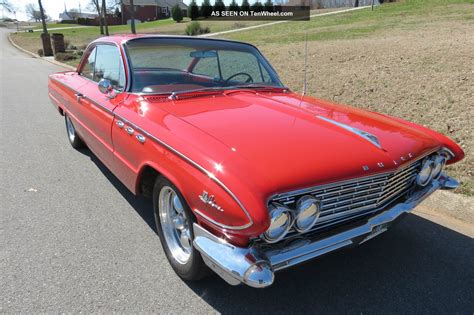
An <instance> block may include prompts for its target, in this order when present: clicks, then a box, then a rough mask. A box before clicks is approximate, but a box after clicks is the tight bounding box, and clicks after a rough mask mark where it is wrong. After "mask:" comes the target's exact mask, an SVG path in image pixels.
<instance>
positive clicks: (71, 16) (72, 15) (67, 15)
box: [59, 11, 99, 21]
mask: <svg viewBox="0 0 474 315" xmlns="http://www.w3.org/2000/svg"><path fill="white" fill-rule="evenodd" d="M98 16H99V15H98V14H96V13H81V12H67V11H64V12H63V13H59V20H60V21H63V20H66V21H69V20H75V19H77V18H88V19H94V18H96V17H98Z"/></svg>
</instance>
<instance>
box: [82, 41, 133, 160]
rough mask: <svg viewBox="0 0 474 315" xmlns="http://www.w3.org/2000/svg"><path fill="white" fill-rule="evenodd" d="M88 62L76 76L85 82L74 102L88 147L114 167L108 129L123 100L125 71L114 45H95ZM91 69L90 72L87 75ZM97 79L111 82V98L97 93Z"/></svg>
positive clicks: (119, 54) (110, 137) (118, 50)
mask: <svg viewBox="0 0 474 315" xmlns="http://www.w3.org/2000/svg"><path fill="white" fill-rule="evenodd" d="M89 59H90V61H89V62H88V63H86V64H88V65H89V66H87V65H86V64H85V65H84V67H85V69H84V68H83V69H82V70H81V71H80V73H81V75H82V77H83V78H84V79H85V80H87V81H88V82H87V84H86V85H85V86H83V87H82V88H81V91H82V95H81V96H80V98H79V99H78V102H79V104H80V106H79V107H80V108H81V117H80V118H81V121H82V123H83V124H84V126H85V128H86V129H87V131H86V135H85V136H84V137H85V138H86V139H84V140H85V142H86V143H87V145H88V147H89V148H90V149H91V150H92V151H93V152H94V154H96V155H97V156H98V157H99V158H100V159H101V160H102V162H104V163H105V164H106V165H107V166H108V167H109V168H111V169H113V168H114V167H113V166H114V165H113V164H114V162H113V161H114V156H113V143H112V136H111V126H112V123H113V120H114V113H113V111H114V109H115V108H116V107H117V106H118V104H120V103H121V102H122V100H123V98H124V97H125V93H121V92H122V91H123V89H124V87H125V70H124V65H123V60H122V56H121V52H120V49H119V48H118V47H117V46H116V45H114V44H108V43H104V44H97V45H95V47H93V48H92V50H91V51H90V55H89ZM90 70H92V72H90ZM101 79H106V80H109V81H110V82H112V84H113V86H114V90H115V91H114V92H113V93H112V95H113V97H111V96H110V95H105V94H103V93H102V92H100V91H99V88H98V83H99V81H100V80H101Z"/></svg>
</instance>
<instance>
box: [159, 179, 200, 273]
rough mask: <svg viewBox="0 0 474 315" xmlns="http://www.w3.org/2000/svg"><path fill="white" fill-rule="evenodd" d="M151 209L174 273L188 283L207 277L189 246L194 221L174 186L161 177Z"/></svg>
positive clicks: (196, 251)
mask: <svg viewBox="0 0 474 315" xmlns="http://www.w3.org/2000/svg"><path fill="white" fill-rule="evenodd" d="M153 210H154V213H155V223H156V229H157V231H158V235H159V236H160V241H161V245H162V247H163V250H164V251H165V254H166V258H168V261H169V263H170V265H171V267H172V268H173V270H174V271H175V272H176V274H177V275H178V276H180V277H181V278H182V279H184V280H190V281H195V280H200V279H202V278H204V277H205V276H207V275H208V273H209V269H208V268H207V266H206V265H205V263H204V261H203V260H202V257H201V253H199V251H198V250H196V249H195V248H194V245H193V240H194V231H193V223H194V222H196V219H195V217H194V215H193V213H192V212H191V209H190V208H189V206H188V205H187V204H186V201H185V200H184V198H183V196H182V195H181V193H180V192H179V190H178V189H177V188H176V186H174V185H173V184H172V183H171V182H170V181H169V180H167V179H166V178H164V177H161V176H160V177H158V178H157V179H156V181H155V185H154V188H153Z"/></svg>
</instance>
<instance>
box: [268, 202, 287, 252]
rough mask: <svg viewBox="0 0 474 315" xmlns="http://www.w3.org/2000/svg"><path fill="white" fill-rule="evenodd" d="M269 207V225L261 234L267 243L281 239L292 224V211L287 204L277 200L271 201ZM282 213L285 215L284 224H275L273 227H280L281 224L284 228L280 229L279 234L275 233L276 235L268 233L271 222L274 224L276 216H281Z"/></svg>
mask: <svg viewBox="0 0 474 315" xmlns="http://www.w3.org/2000/svg"><path fill="white" fill-rule="evenodd" d="M269 209H270V226H269V227H268V229H267V230H266V231H265V232H264V233H263V234H262V237H263V238H264V239H265V241H266V242H267V243H270V244H272V243H276V242H278V241H280V240H282V239H283V238H284V237H285V236H286V234H287V233H288V232H289V230H290V229H291V227H292V225H293V211H292V210H291V209H290V208H288V207H287V206H284V205H282V204H280V203H277V202H274V203H272V204H271V205H270V206H269ZM282 215H286V219H287V220H286V221H287V223H286V224H285V225H281V226H275V227H273V229H277V228H281V227H283V226H284V228H282V229H281V232H279V235H276V236H271V235H269V232H271V229H272V224H274V222H276V221H277V218H278V217H281V216H282Z"/></svg>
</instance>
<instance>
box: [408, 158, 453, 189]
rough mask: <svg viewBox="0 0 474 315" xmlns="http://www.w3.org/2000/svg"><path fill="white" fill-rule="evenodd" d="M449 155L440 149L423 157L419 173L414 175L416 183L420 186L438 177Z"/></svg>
mask: <svg viewBox="0 0 474 315" xmlns="http://www.w3.org/2000/svg"><path fill="white" fill-rule="evenodd" d="M449 157H450V156H449V153H448V152H446V151H440V152H438V153H435V154H433V155H431V156H429V157H427V158H425V160H424V161H423V163H422V165H421V170H420V173H418V176H417V177H416V183H417V184H418V185H420V186H426V185H427V184H428V183H429V182H430V181H431V180H432V179H434V180H436V179H438V178H439V177H440V176H441V174H442V172H443V169H444V166H445V165H446V161H447V160H448V159H449Z"/></svg>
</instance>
